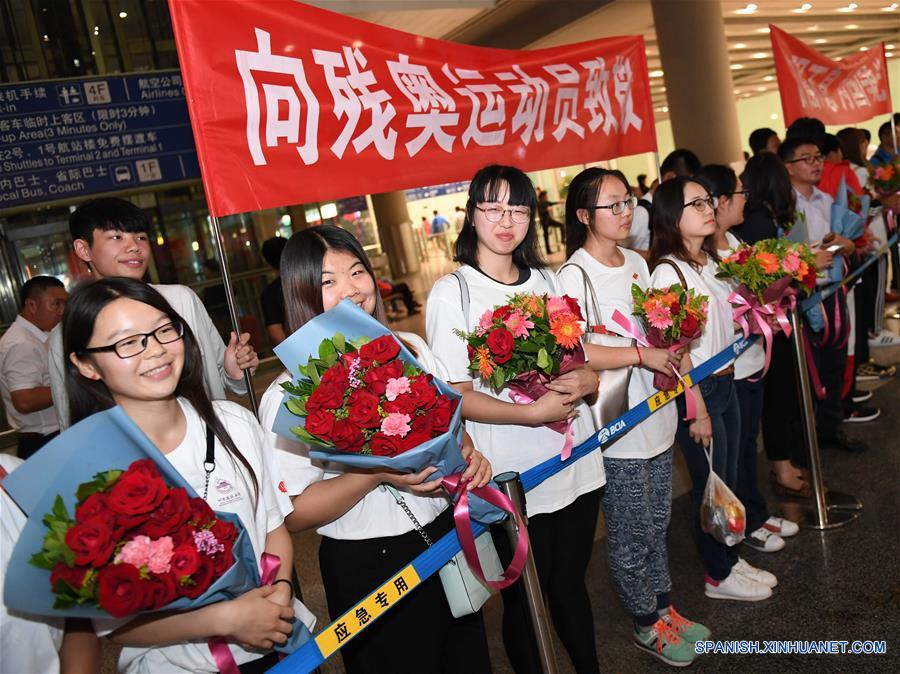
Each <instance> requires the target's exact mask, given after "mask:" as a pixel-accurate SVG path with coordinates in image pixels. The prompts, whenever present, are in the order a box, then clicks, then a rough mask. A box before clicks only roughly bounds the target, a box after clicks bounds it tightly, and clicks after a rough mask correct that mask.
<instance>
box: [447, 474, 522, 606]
mask: <svg viewBox="0 0 900 674" xmlns="http://www.w3.org/2000/svg"><path fill="white" fill-rule="evenodd" d="M461 478H462V473H454V474H453V475H448V476H447V477H445V478H443V479H442V480H441V486H443V487H444V489H446V490H447V492H448V493H450V495H451V496H456V497H457V499H456V505H455V506H454V507H453V522H454V523H455V524H456V535H457V536H459V546H460V548H462V551H463V555H464V556H465V558H466V562H468V564H469V568H470V569H471V570H472V573H473V574H475V577H476V578H478V580H480V581H481V582H482V583H484V584H485V585H487V586H488V587H489V588H491V589H492V590H502V589H503V588H505V587H509V586H510V585H512V584H513V583H515V582H516V581H517V580H519V576H521V575H522V570H523V569H524V568H525V560H526V559H527V558H528V529H527V528H526V527H525V523H524V522H523V521H522V516H521V515H519V513H518V512H517V511H516V509H515V507H514V506H513V504H512V501H510V500H509V498H508V497H507V496H506V494H504V493H502V492H501V491H500V490H498V489H495V488H494V487H488V486H485V487H477V488H475V489H473V490H472V493H473V494H475V495H476V496H478V497H480V498H482V499H484V500H485V501H487V502H488V503H490V504H491V505H495V506H497V507H498V508H500V509H501V510H505V511H506V512H508V513H509V515H510V517H515V518H516V520H517V521H518V523H519V539H518V540H517V541H516V549H515V551H514V552H513V556H512V561H510V563H509V566H507V567H506V569H505V570H504V571H503V579H502V580H488V579H487V578H485V577H484V570H483V569H482V568H481V561H480V560H479V559H478V551H477V549H476V548H475V536H474V535H473V534H472V521H471V519H470V518H469V490H468V489H467V488H466V483H465V482H462V480H461Z"/></svg>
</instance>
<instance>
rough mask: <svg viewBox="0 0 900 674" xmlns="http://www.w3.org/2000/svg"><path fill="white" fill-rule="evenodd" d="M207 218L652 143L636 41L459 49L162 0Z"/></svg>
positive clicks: (324, 22)
mask: <svg viewBox="0 0 900 674" xmlns="http://www.w3.org/2000/svg"><path fill="white" fill-rule="evenodd" d="M169 5H170V9H171V14H172V23H173V26H174V30H175V39H176V44H177V47H178V54H179V58H180V61H181V70H182V74H183V77H184V86H185V92H186V94H187V100H188V108H189V110H190V115H191V123H192V125H193V130H194V138H195V140H196V144H197V152H198V154H199V158H200V167H201V171H202V175H203V183H204V186H205V188H206V198H207V202H208V204H209V209H210V212H211V213H212V214H214V215H219V216H221V215H228V214H232V213H238V212H245V211H251V210H258V209H264V208H272V207H275V206H281V205H286V204H296V203H304V202H310V201H320V200H324V199H333V198H337V197H343V196H350V195H357V194H366V193H377V192H386V191H390V190H396V189H403V188H407V187H414V186H419V185H433V184H438V183H443V182H449V181H455V180H464V179H466V178H469V177H471V176H472V174H473V173H474V172H475V171H476V170H477V169H479V168H481V167H482V166H485V165H487V164H491V163H509V164H515V165H516V166H519V167H521V168H522V169H525V170H536V169H541V168H548V167H554V166H566V165H571V164H581V163H586V162H593V161H599V160H602V159H610V158H613V157H620V156H625V155H630V154H637V153H640V152H649V151H653V150H654V149H655V148H656V133H655V125H654V120H653V107H652V106H653V103H652V99H651V97H650V82H649V77H648V73H647V61H646V56H645V53H644V40H643V38H642V37H640V36H637V37H617V38H609V39H605V40H594V41H591V42H583V43H580V44H575V45H569V46H565V47H557V48H553V49H540V50H534V51H507V50H500V49H485V48H481V47H468V46H465V45H460V44H453V43H450V42H442V41H440V40H433V39H430V38H425V37H419V36H416V35H410V34H409V33H403V32H401V31H397V30H392V29H389V28H382V27H380V26H376V25H374V24H371V23H366V22H364V21H359V20H357V19H352V18H349V17H346V16H343V15H341V14H335V13H332V12H328V11H325V10H322V9H318V8H314V7H310V6H307V5H303V4H300V3H298V2H295V1H294V0H267V1H266V2H246V1H244V2H241V1H238V0H217V1H216V2H210V1H208V0H170V2H169Z"/></svg>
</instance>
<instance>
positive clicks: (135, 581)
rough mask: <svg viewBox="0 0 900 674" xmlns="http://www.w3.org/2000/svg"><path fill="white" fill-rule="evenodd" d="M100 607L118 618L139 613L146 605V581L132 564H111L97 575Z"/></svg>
mask: <svg viewBox="0 0 900 674" xmlns="http://www.w3.org/2000/svg"><path fill="white" fill-rule="evenodd" d="M97 587H98V590H99V600H98V603H99V604H100V608H102V609H103V610H104V611H106V612H107V613H109V614H110V615H112V616H114V617H116V618H124V617H126V616H129V615H131V614H132V613H137V612H138V611H140V610H141V607H142V606H143V605H144V590H145V587H146V586H145V582H144V581H143V580H141V572H140V571H138V570H137V569H136V568H135V567H133V566H132V565H131V564H110V565H109V566H106V567H104V568H102V569H100V573H99V575H98V577H97Z"/></svg>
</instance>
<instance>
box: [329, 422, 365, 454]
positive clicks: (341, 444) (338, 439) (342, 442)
mask: <svg viewBox="0 0 900 674" xmlns="http://www.w3.org/2000/svg"><path fill="white" fill-rule="evenodd" d="M332 442H334V446H335V447H336V448H337V449H339V450H341V451H343V452H356V451H359V449H360V447H362V445H363V442H365V438H364V437H363V434H362V431H361V430H360V428H359V426H357V425H356V424H354V423H353V422H352V421H350V420H349V419H335V422H334V431H333V434H332Z"/></svg>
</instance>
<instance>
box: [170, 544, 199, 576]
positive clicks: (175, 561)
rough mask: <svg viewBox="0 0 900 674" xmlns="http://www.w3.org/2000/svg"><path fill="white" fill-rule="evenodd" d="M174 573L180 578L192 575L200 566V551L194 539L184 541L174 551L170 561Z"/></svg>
mask: <svg viewBox="0 0 900 674" xmlns="http://www.w3.org/2000/svg"><path fill="white" fill-rule="evenodd" d="M169 564H170V565H171V567H172V573H174V574H175V576H176V577H178V578H183V577H185V576H190V575H192V574H194V573H196V572H197V569H198V568H199V567H200V553H199V552H197V546H196V545H194V542H193V541H190V542H188V543H183V544H181V545H179V546H178V547H177V548H175V549H174V550H173V551H172V559H171V560H170V561H169Z"/></svg>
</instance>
